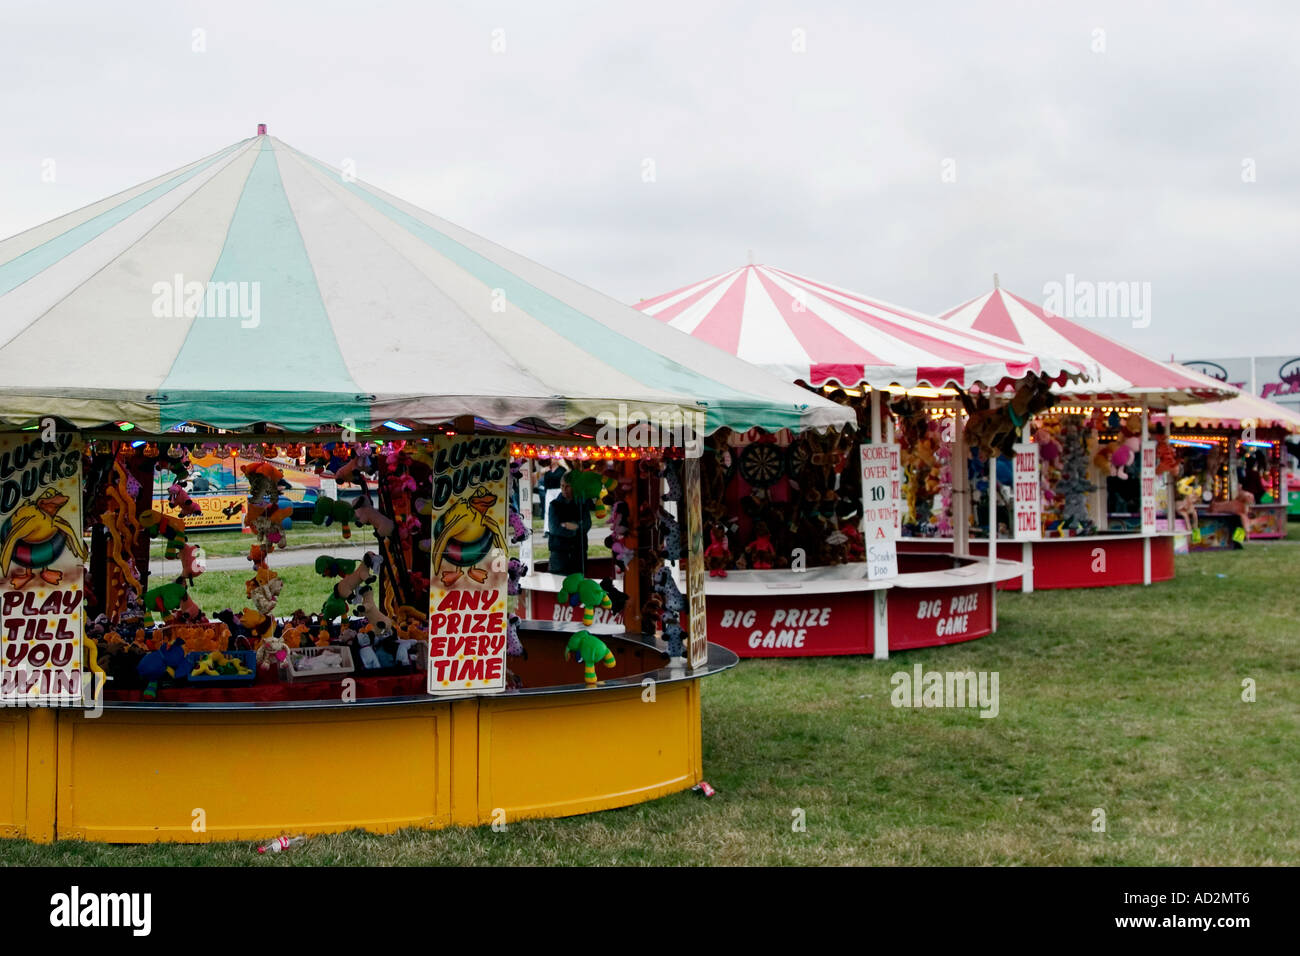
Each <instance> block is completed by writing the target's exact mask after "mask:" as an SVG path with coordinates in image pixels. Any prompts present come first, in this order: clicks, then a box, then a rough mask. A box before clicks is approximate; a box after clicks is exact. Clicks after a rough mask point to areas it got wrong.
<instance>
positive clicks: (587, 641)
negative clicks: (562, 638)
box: [564, 631, 615, 687]
mask: <svg viewBox="0 0 1300 956" xmlns="http://www.w3.org/2000/svg"><path fill="white" fill-rule="evenodd" d="M574 654H577V655H578V658H579V659H580V660H581V661H582V664H583V672H582V679H583V681H584V682H585V683H586V685H587V686H588V687H595V686H596V665H597V664H604V665H605V666H606V667H613V666H614V664H615V661H614V652H613V651H611V650H610V649H609V648H608V647H607V646H605V642H604V641H602V640H601V639H600V638H598V637H596V636H595V635H594V634H592V633H591V632H590V631H579V632H578V633H576V634H574V635H573V636H572V637H570V638H569V643H568V644H567V645H566V646H565V648H564V659H565V660H566V661H567V660H568V659H569V657H570V656H572V655H574Z"/></svg>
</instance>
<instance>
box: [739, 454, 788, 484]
mask: <svg viewBox="0 0 1300 956" xmlns="http://www.w3.org/2000/svg"><path fill="white" fill-rule="evenodd" d="M784 468H785V455H783V454H782V453H781V449H780V448H777V447H776V446H775V445H771V444H761V445H750V446H749V447H748V448H746V449H745V450H744V452H743V453H742V454H741V456H740V477H742V478H744V479H745V481H747V482H748V483H749V484H750V485H752V486H753V487H755V488H769V487H771V486H772V485H773V484H775V483H776V480H777V479H778V478H780V477H781V471H782V470H783V469H784Z"/></svg>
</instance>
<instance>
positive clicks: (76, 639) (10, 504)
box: [0, 432, 86, 704]
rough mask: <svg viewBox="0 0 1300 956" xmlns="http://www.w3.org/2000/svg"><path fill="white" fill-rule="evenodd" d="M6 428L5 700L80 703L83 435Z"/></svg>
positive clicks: (1, 470)
mask: <svg viewBox="0 0 1300 956" xmlns="http://www.w3.org/2000/svg"><path fill="white" fill-rule="evenodd" d="M42 437H43V433H41V432H24V433H22V434H18V435H0V701H3V702H4V703H7V704H12V703H15V702H20V701H21V702H22V703H24V704H49V703H71V702H80V701H81V699H82V689H81V618H82V607H81V602H82V597H83V587H84V578H85V565H84V562H85V560H86V547H85V545H84V544H83V543H82V540H81V442H80V441H79V440H78V439H77V437H76V436H75V435H73V434H71V433H63V434H56V435H54V436H53V440H52V441H48V442H47V441H43V440H42Z"/></svg>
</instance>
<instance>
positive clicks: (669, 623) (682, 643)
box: [663, 617, 686, 657]
mask: <svg viewBox="0 0 1300 956" xmlns="http://www.w3.org/2000/svg"><path fill="white" fill-rule="evenodd" d="M663 625H664V640H665V641H667V642H668V656H669V657H685V656H686V640H685V638H686V632H685V631H684V630H682V622H681V620H680V619H679V618H676V617H667V618H664V622H663Z"/></svg>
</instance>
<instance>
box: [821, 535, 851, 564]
mask: <svg viewBox="0 0 1300 956" xmlns="http://www.w3.org/2000/svg"><path fill="white" fill-rule="evenodd" d="M832 527H833V526H832ZM848 544H849V538H848V535H846V534H845V533H844V532H843V531H841V530H840V529H839V528H834V530H832V531H831V532H830V534H828V535H826V537H825V538H824V539H823V540H822V545H821V552H820V557H821V563H822V564H824V565H828V566H829V565H836V564H844V563H845V562H846V561H847V560H848V552H849V547H848Z"/></svg>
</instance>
